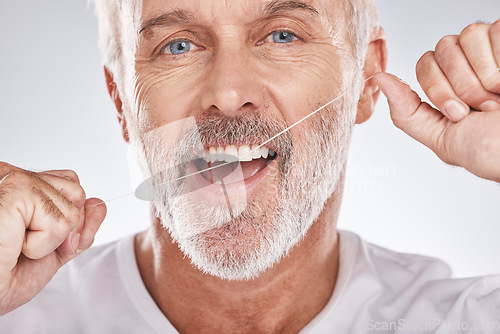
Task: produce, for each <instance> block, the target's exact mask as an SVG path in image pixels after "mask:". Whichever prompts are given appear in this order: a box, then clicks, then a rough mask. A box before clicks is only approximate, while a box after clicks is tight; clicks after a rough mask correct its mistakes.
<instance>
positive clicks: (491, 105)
mask: <svg viewBox="0 0 500 334" xmlns="http://www.w3.org/2000/svg"><path fill="white" fill-rule="evenodd" d="M479 110H481V111H483V110H484V111H493V110H500V104H499V103H498V102H495V101H486V102H484V103H481V105H480V106H479Z"/></svg>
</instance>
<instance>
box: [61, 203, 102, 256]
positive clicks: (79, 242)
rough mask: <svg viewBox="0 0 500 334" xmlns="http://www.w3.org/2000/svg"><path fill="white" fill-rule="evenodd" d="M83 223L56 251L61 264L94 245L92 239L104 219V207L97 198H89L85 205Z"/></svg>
mask: <svg viewBox="0 0 500 334" xmlns="http://www.w3.org/2000/svg"><path fill="white" fill-rule="evenodd" d="M84 210H85V218H84V223H82V224H81V226H79V227H78V228H76V229H75V230H73V231H72V232H71V233H70V235H69V236H68V238H67V239H66V240H65V241H64V242H63V243H62V244H61V246H60V247H59V248H58V249H57V253H58V256H59V259H60V261H61V263H63V264H64V263H66V262H67V261H69V260H71V259H72V258H73V257H75V256H76V255H78V254H80V253H81V252H83V251H84V250H86V249H87V248H89V247H90V246H92V244H93V243H94V238H95V235H96V233H97V231H98V230H99V227H100V226H101V224H102V222H103V221H104V218H105V217H106V205H105V204H104V202H103V201H102V200H100V199H97V198H90V199H88V200H87V201H86V203H85V208H84Z"/></svg>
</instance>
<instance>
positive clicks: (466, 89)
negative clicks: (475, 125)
mask: <svg viewBox="0 0 500 334" xmlns="http://www.w3.org/2000/svg"><path fill="white" fill-rule="evenodd" d="M434 56H435V60H436V62H437V63H438V65H439V67H440V68H441V70H442V71H443V73H444V74H445V76H446V77H447V78H448V81H449V82H450V84H451V86H452V87H453V90H454V91H455V93H456V94H457V96H458V97H459V98H460V99H461V100H462V101H463V102H465V103H466V104H467V105H469V106H471V107H472V108H474V109H476V110H481V111H489V110H497V109H500V96H498V95H496V94H494V93H492V92H489V91H487V90H486V89H485V88H484V87H483V85H482V84H481V81H480V80H479V78H478V77H477V75H476V72H475V71H474V69H473V68H472V66H471V65H470V63H469V61H468V60H467V58H466V55H465V54H464V52H463V51H462V48H461V47H460V44H459V37H458V36H446V37H443V38H442V39H441V40H440V41H439V43H438V44H437V45H436V52H435V53H434ZM417 76H418V77H419V81H420V80H421V79H420V77H423V76H425V73H418V72H417Z"/></svg>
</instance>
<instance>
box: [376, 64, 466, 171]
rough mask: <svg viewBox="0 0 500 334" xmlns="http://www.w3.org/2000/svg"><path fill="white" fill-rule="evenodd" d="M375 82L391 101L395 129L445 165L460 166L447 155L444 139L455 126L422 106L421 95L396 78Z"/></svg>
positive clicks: (381, 75)
mask: <svg viewBox="0 0 500 334" xmlns="http://www.w3.org/2000/svg"><path fill="white" fill-rule="evenodd" d="M374 79H375V80H376V81H377V84H378V85H379V87H380V89H381V90H382V92H383V93H384V95H385V96H386V97H387V99H388V102H389V107H390V110H391V118H392V120H393V122H394V125H396V126H397V127H398V128H399V129H401V130H403V131H404V132H406V133H407V134H408V135H410V136H411V137H412V138H414V139H415V140H417V141H419V142H420V143H422V144H424V145H425V146H427V147H429V148H430V149H431V150H433V151H434V153H436V154H437V155H438V156H439V158H441V159H442V160H443V161H444V162H446V163H448V164H456V163H455V162H454V161H452V160H451V158H450V157H451V155H449V154H447V148H446V147H445V142H444V141H443V136H442V134H443V133H444V132H445V131H446V129H447V128H448V126H449V125H450V124H454V123H452V122H450V121H449V120H448V119H447V118H446V117H444V116H443V114H441V113H440V112H439V111H438V110H436V109H434V108H432V107H431V106H430V105H429V104H427V103H424V102H422V101H421V99H420V97H419V96H418V94H417V93H415V92H414V91H413V90H412V89H411V88H410V86H408V85H407V84H405V83H403V82H402V81H401V80H399V79H398V78H397V77H396V76H394V75H392V74H389V73H377V74H376V75H375V76H374Z"/></svg>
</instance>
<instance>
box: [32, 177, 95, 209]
mask: <svg viewBox="0 0 500 334" xmlns="http://www.w3.org/2000/svg"><path fill="white" fill-rule="evenodd" d="M39 176H40V177H41V178H43V179H44V181H45V182H47V183H48V184H50V185H51V186H52V187H53V188H55V189H56V190H57V191H58V192H60V193H61V194H62V195H63V196H65V197H66V198H67V199H69V200H70V201H71V203H73V205H74V206H76V207H77V208H79V209H81V208H83V205H84V204H85V200H86V195H85V191H84V190H83V188H82V187H81V186H80V183H78V178H73V177H69V176H68V177H66V176H65V175H64V174H55V173H52V171H50V172H43V173H40V174H39Z"/></svg>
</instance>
